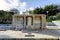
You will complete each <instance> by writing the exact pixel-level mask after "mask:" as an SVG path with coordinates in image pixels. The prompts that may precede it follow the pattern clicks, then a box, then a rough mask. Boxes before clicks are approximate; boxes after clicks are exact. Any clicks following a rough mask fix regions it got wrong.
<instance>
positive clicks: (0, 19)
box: [0, 10, 14, 23]
mask: <svg viewBox="0 0 60 40" xmlns="http://www.w3.org/2000/svg"><path fill="white" fill-rule="evenodd" d="M13 14H14V13H12V12H7V11H3V10H0V23H7V22H6V21H12V15H13Z"/></svg>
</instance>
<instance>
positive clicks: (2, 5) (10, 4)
mask: <svg viewBox="0 0 60 40" xmlns="http://www.w3.org/2000/svg"><path fill="white" fill-rule="evenodd" d="M12 8H16V9H18V10H19V11H21V12H22V11H24V10H25V9H26V2H20V1H19V0H0V10H5V11H6V10H10V9H12Z"/></svg>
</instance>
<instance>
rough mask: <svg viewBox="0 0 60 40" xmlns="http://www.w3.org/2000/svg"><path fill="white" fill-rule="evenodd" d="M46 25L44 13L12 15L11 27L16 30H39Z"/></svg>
mask: <svg viewBox="0 0 60 40" xmlns="http://www.w3.org/2000/svg"><path fill="white" fill-rule="evenodd" d="M45 27H46V15H44V14H29V15H27V14H23V15H22V14H21V15H18V14H15V15H13V28H15V29H16V30H20V29H26V30H40V29H44V28H45Z"/></svg>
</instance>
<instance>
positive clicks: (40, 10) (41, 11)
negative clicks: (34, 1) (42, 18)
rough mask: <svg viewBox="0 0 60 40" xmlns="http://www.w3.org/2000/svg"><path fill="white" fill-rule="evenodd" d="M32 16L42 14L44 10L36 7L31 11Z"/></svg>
mask: <svg viewBox="0 0 60 40" xmlns="http://www.w3.org/2000/svg"><path fill="white" fill-rule="evenodd" d="M33 14H44V10H43V8H38V7H37V8H35V9H34V10H33Z"/></svg>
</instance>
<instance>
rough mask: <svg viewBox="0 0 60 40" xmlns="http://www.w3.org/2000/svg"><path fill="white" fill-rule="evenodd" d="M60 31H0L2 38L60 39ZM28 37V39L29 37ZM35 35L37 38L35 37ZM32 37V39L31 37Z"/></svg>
mask: <svg viewBox="0 0 60 40" xmlns="http://www.w3.org/2000/svg"><path fill="white" fill-rule="evenodd" d="M59 33H60V31H57V30H53V31H52V30H45V31H39V32H38V31H31V32H29V31H12V30H8V31H0V38H55V39H56V38H60V34H59ZM26 35H27V36H28V37H27V36H26ZM34 35H35V36H34ZM29 36H30V37H29Z"/></svg>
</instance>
